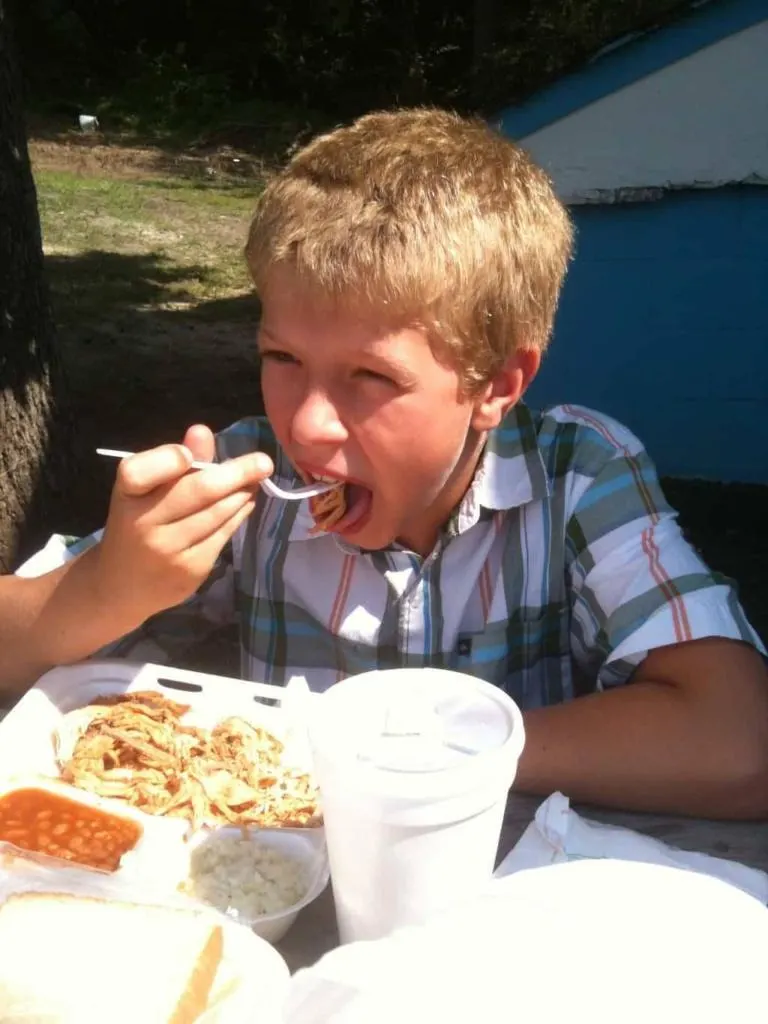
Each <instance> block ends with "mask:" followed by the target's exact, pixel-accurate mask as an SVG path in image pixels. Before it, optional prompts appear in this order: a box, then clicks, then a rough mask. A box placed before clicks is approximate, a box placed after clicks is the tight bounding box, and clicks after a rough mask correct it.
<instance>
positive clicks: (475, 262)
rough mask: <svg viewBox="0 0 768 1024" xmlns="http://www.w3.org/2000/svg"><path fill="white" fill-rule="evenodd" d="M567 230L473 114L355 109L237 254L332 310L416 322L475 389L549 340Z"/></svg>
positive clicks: (513, 150)
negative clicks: (287, 278) (286, 276)
mask: <svg viewBox="0 0 768 1024" xmlns="http://www.w3.org/2000/svg"><path fill="white" fill-rule="evenodd" d="M572 235H573V231H572V226H571V222H570V218H569V216H568V213H567V211H566V209H565V207H564V206H563V204H562V203H561V202H560V201H559V200H558V199H557V197H556V196H555V194H554V191H553V188H552V184H551V182H550V180H549V178H548V177H547V175H546V174H545V173H544V172H543V171H542V170H541V169H540V168H539V167H537V166H536V165H535V164H534V163H533V162H532V161H531V159H530V158H529V157H528V155H527V154H526V153H525V152H524V151H523V150H521V149H520V148H519V147H518V146H516V145H515V144H514V143H512V142H511V141H510V140H509V139H507V138H504V137H503V136H502V135H500V134H499V133H497V132H496V131H494V130H492V129H491V128H490V127H489V126H488V125H487V124H485V123H484V122H482V121H480V120H476V119H468V118H463V117H460V116H458V115H456V114H452V113H448V112H445V111H440V110H432V109H415V110H398V111H394V112H382V113H373V114H367V115H366V116H364V117H361V118H359V119H358V120H357V121H356V122H354V124H352V125H350V126H348V127H343V128H338V129H336V130H335V131H332V132H330V133H328V134H326V135H321V136H319V137H318V138H316V139H314V140H313V141H312V142H310V143H309V144H308V145H307V146H306V147H305V148H304V149H302V150H301V151H300V152H298V153H297V154H296V155H295V156H294V157H293V159H292V160H291V161H290V162H289V163H288V164H287V166H286V167H285V168H284V169H283V170H282V171H281V172H280V173H278V174H277V175H276V176H275V177H274V178H273V179H272V180H271V182H270V183H269V184H268V185H267V187H266V189H265V191H264V193H263V194H262V196H261V198H260V201H259V203H258V206H257V209H256V213H255V216H254V218H253V222H252V224H251V229H250V233H249V237H248V244H247V246H246V256H247V260H248V265H249V269H250V272H251V275H252V277H253V280H254V283H255V285H256V288H257V291H259V292H260V293H261V292H263V290H264V288H265V286H266V285H267V283H268V280H269V277H270V274H271V273H272V271H273V269H274V268H275V267H276V266H280V265H282V266H288V267H289V268H290V269H291V271H292V272H293V273H295V274H296V275H297V277H298V279H299V281H300V282H301V285H302V287H304V286H308V287H309V288H311V289H313V290H314V291H315V292H317V294H318V295H320V296H323V297H325V298H326V299H328V300H330V301H331V302H333V303H338V304H340V305H341V306H343V307H345V308H352V307H355V308H357V309H362V310H368V311H369V312H371V313H373V314H375V315H377V316H380V317H382V318H384V319H386V320H387V322H396V323H401V324H403V325H405V324H419V325H422V326H424V327H425V328H426V329H427V330H428V331H429V332H430V335H431V336H432V337H433V338H434V339H435V340H436V341H437V344H438V348H439V347H440V346H444V347H445V349H446V350H447V356H448V358H449V359H450V360H451V361H452V362H453V364H454V365H456V367H457V369H458V370H459V372H460V373H461V374H462V377H463V379H464V382H465V384H466V385H467V387H468V388H470V389H473V388H476V387H478V386H480V385H482V384H484V383H485V382H486V381H488V380H490V379H491V378H492V377H493V375H494V373H495V372H497V371H498V370H499V369H500V367H501V366H502V365H503V364H504V362H505V360H506V359H507V358H508V357H509V356H510V355H511V354H512V353H513V352H515V351H516V350H519V349H536V350H538V351H539V352H542V351H543V350H544V349H545V348H546V346H547V343H548V341H549V338H550V335H551V332H552V324H553V321H554V316H555V311H556V308H557V302H558V296H559V294H560V288H561V285H562V282H563V278H564V276H565V272H566V268H567V264H568V260H569V257H570V253H571V246H572Z"/></svg>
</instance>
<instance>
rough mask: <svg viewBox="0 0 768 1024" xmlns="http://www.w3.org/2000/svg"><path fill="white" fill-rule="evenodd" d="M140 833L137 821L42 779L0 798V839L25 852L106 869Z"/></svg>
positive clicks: (113, 866)
mask: <svg viewBox="0 0 768 1024" xmlns="http://www.w3.org/2000/svg"><path fill="white" fill-rule="evenodd" d="M63 788H64V787H62V789H63ZM142 833H143V829H142V827H141V825H139V824H138V822H135V821H133V820H131V819H130V818H128V817H126V816H125V815H122V814H111V813H110V812H108V811H105V810H102V809H101V808H98V807H92V806H90V805H89V804H88V803H85V802H80V801H78V800H73V799H71V798H70V797H69V796H67V795H66V794H65V793H59V792H57V791H56V787H55V786H52V785H50V784H49V783H47V782H46V784H45V785H44V786H43V785H41V786H32V785H22V786H19V787H18V788H14V789H9V790H7V791H6V792H5V793H3V794H2V796H0V842H6V843H10V844H12V845H13V846H15V847H16V848H17V849H19V850H24V851H27V852H28V853H33V854H44V855H45V856H49V857H58V858H60V859H62V860H67V861H71V862H73V863H75V864H82V865H84V866H86V867H89V868H96V869H98V870H100V871H108V872H112V871H116V870H117V869H118V868H119V866H120V861H121V859H122V857H123V855H124V854H126V853H127V852H128V851H129V850H132V849H133V848H134V847H135V846H136V844H137V843H138V841H139V839H141V836H142Z"/></svg>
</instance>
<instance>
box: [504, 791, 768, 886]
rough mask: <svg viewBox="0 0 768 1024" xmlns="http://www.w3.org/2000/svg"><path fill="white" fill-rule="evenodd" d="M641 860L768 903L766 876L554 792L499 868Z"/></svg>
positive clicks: (507, 871) (508, 870)
mask: <svg viewBox="0 0 768 1024" xmlns="http://www.w3.org/2000/svg"><path fill="white" fill-rule="evenodd" d="M607 858H610V859H613V860H628V861H642V862H644V863H646V864H665V865H667V866H669V867H675V868H684V869H685V870H688V871H695V872H698V873H699V874H703V875H713V876H714V877H715V878H720V879H722V880H723V881H724V882H728V883H730V884H731V885H735V886H736V887H737V888H738V889H741V890H743V891H744V892H746V893H748V894H749V895H750V896H754V897H755V899H758V900H760V902H761V903H763V904H768V875H767V874H766V873H765V872H764V871H758V869H757V868H750V867H747V866H746V865H745V864H738V863H736V862H735V861H730V860H724V859H723V858H722V857H710V856H709V855H708V854H705V853H690V852H688V851H687V850H679V849H677V848H676V847H673V846H668V845H667V844H666V843H663V842H661V840H660V839H652V838H651V837H650V836H644V835H640V833H639V832H633V831H632V830H631V829H628V828H619V827H617V826H615V825H602V824H599V823H598V822H596V821H588V820H587V819H586V818H582V817H580V815H578V814H577V813H576V812H575V811H573V810H572V809H571V807H570V802H569V800H568V797H566V796H563V794H562V793H553V794H552V796H550V797H548V799H546V800H545V801H544V803H543V804H541V806H540V807H539V809H538V810H537V811H536V816H535V817H534V819H533V821H532V822H531V824H530V825H529V826H528V828H527V829H526V830H525V832H524V833H523V834H522V836H521V837H520V839H519V840H518V842H517V844H516V845H515V846H514V847H513V848H512V849H511V850H510V852H509V853H508V854H507V856H506V857H505V858H504V860H503V861H502V862H501V864H499V866H498V868H497V869H496V872H495V876H496V878H503V877H504V876H505V875H511V874H513V873H514V872H516V871H522V870H524V869H526V868H538V867H544V866H546V865H547V864H563V863H565V862H567V861H572V860H584V859H598V860H599V859H607Z"/></svg>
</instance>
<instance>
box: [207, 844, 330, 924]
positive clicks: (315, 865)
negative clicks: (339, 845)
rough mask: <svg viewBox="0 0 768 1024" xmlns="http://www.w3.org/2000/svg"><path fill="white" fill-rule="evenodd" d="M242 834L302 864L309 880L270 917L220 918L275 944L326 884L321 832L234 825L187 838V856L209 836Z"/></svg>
mask: <svg viewBox="0 0 768 1024" xmlns="http://www.w3.org/2000/svg"><path fill="white" fill-rule="evenodd" d="M244 833H245V834H246V835H248V836H252V837H253V838H254V840H258V842H259V843H261V844H263V845H264V846H270V847H272V848H273V849H275V850H278V851H281V852H284V853H285V855H286V856H287V857H290V858H292V859H294V860H298V861H301V862H303V864H304V865H305V866H306V870H307V875H308V878H309V883H308V886H307V890H306V892H305V893H304V895H303V896H302V898H301V899H300V900H298V901H297V902H296V903H293V904H292V905H291V906H290V907H286V908H285V909H284V910H279V911H277V912H276V913H274V914H261V915H260V916H259V917H255V918H247V917H244V916H235V915H234V914H231V915H230V914H224V915H223V916H225V917H226V919H227V920H234V921H237V922H238V923H239V924H242V925H246V926H247V927H249V928H251V929H252V930H253V931H254V932H255V933H256V935H258V936H260V937H261V938H262V939H266V940H267V942H278V941H279V940H280V939H282V938H283V936H284V935H285V934H286V933H287V931H288V929H289V928H290V927H291V925H292V924H293V923H294V921H295V920H296V918H297V917H298V915H299V911H300V910H302V909H303V908H304V907H306V906H307V905H308V904H310V903H312V901H313V900H316V899H317V897H318V896H319V895H320V894H321V893H322V892H323V890H324V889H325V887H326V886H327V885H328V882H329V880H330V877H331V872H330V867H329V864H328V854H327V851H326V846H325V831H324V829H322V828H306V829H298V828H297V829H290V828H284V829H279V828H278V829H259V828H246V829H241V828H239V827H238V826H224V827H222V828H217V829H203V830H201V831H200V832H197V833H196V834H195V835H194V836H193V837H192V838H191V839H190V841H189V852H190V855H191V853H192V851H193V850H194V849H196V848H197V847H198V846H202V845H204V844H205V843H206V841H210V839H211V837H213V836H218V835H236V836H242V835H243V834H244ZM220 913H223V912H220Z"/></svg>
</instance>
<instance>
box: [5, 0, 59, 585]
mask: <svg viewBox="0 0 768 1024" xmlns="http://www.w3.org/2000/svg"><path fill="white" fill-rule="evenodd" d="M63 397H64V381H63V371H62V367H61V364H60V362H59V359H58V356H57V353H56V347H55V338H54V327H53V316H52V312H51V306H50V301H49V297H48V291H47V288H46V285H45V281H44V277H43V252H42V244H41V237H40V219H39V216H38V212H37V195H36V192H35V185H34V181H33V179H32V171H31V168H30V164H29V154H28V151H27V142H26V132H25V128H24V119H23V112H22V95H21V84H20V76H19V71H18V66H17V64H16V58H15V53H14V45H13V38H12V31H11V25H10V15H9V10H8V2H7V0H0V571H2V572H9V571H12V570H13V569H14V568H15V567H16V566H17V565H18V562H19V561H20V560H21V559H22V558H24V557H26V556H27V555H28V554H29V553H30V551H31V550H32V549H33V548H34V547H36V546H37V545H39V544H40V542H41V541H43V540H44V539H45V536H46V534H47V533H50V532H52V530H51V528H50V524H51V522H52V521H58V520H59V519H60V518H61V516H63V514H64V512H63V510H64V506H63V499H64V498H65V497H66V495H67V494H68V493H70V490H69V488H70V487H71V486H72V485H73V483H74V478H73V468H74V467H73V465H71V464H70V463H74V461H75V460H74V451H73V445H72V422H71V419H70V417H69V416H68V415H67V414H66V410H65V407H64V405H63Z"/></svg>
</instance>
